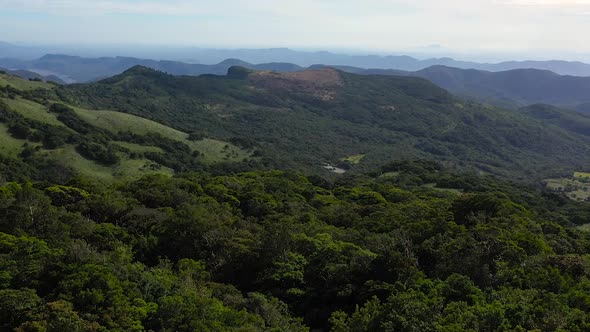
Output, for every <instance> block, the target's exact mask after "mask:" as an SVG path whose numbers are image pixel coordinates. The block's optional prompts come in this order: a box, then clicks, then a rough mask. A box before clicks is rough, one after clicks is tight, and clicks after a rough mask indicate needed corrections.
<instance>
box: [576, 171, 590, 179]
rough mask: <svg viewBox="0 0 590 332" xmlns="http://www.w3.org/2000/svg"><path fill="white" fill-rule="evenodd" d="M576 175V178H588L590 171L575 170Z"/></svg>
mask: <svg viewBox="0 0 590 332" xmlns="http://www.w3.org/2000/svg"><path fill="white" fill-rule="evenodd" d="M574 177H575V178H588V179H590V173H586V172H574Z"/></svg>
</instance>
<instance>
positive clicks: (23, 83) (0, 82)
mask: <svg viewBox="0 0 590 332" xmlns="http://www.w3.org/2000/svg"><path fill="white" fill-rule="evenodd" d="M5 85H10V86H12V87H14V88H16V89H19V90H35V89H53V88H54V86H53V85H51V84H49V83H45V82H37V81H29V80H26V79H23V78H20V77H18V76H13V75H8V74H0V86H5Z"/></svg>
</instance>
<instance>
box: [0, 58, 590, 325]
mask: <svg viewBox="0 0 590 332" xmlns="http://www.w3.org/2000/svg"><path fill="white" fill-rule="evenodd" d="M290 75H291V76H289V75H287V76H285V74H273V73H253V72H250V71H248V70H245V69H243V68H233V69H232V70H231V71H230V73H229V76H227V77H217V76H204V77H197V78H195V77H174V76H169V75H166V74H163V73H159V72H156V71H152V70H148V69H145V68H141V67H137V68H134V69H132V70H130V71H128V72H127V73H125V74H123V75H121V76H118V77H114V78H111V79H107V80H105V81H101V82H99V83H95V84H88V85H74V86H57V85H52V84H46V83H42V82H31V81H23V80H18V79H15V78H14V77H8V76H1V80H0V142H2V143H3V144H2V145H1V146H0V330H1V331H4V330H6V331H19V332H20V331H23V332H24V331H170V332H171V331H310V330H317V331H334V332H361V331H530V330H533V331H534V330H538V331H587V330H590V280H589V276H590V255H588V253H589V252H590V233H589V232H588V231H587V230H586V227H584V225H587V224H588V223H590V206H589V205H588V204H587V203H583V202H576V201H573V200H570V199H568V198H567V197H566V196H565V195H563V194H561V193H554V192H550V191H547V190H546V189H544V188H542V186H541V185H540V184H539V182H537V179H538V178H542V177H543V176H545V174H559V173H561V172H569V171H571V170H579V171H583V169H582V168H583V167H584V165H588V164H587V160H588V158H590V157H589V155H588V154H585V152H586V151H587V150H588V147H589V146H590V145H588V138H587V135H588V133H590V132H589V131H586V128H587V127H586V123H584V122H583V121H582V122H580V121H576V119H577V118H576V116H577V115H574V114H572V113H568V112H564V111H561V110H559V109H555V108H550V107H545V106H542V105H535V106H532V107H530V108H527V109H522V110H520V111H519V112H509V111H504V110H499V109H494V108H489V107H487V106H484V105H480V104H476V103H468V102H464V101H461V100H460V99H457V98H455V97H453V96H452V95H450V94H448V93H447V92H445V91H444V90H440V89H438V88H436V87H434V86H433V85H432V84H430V83H428V82H426V81H424V80H421V79H414V78H396V77H378V76H356V75H350V74H344V73H341V72H337V71H333V70H327V71H326V70H322V71H314V72H311V73H309V72H308V73H304V74H303V75H304V76H303V77H302V76H300V75H301V74H290ZM308 75H311V76H308ZM2 82H4V84H1V83H2ZM310 82H313V83H310ZM220 103H224V104H220ZM138 115H139V116H141V117H138ZM149 119H151V120H156V121H157V122H153V121H150V120H149ZM588 128H590V126H588ZM322 162H326V163H328V162H329V163H331V164H334V165H336V164H337V165H338V166H341V167H346V168H347V169H348V170H349V171H348V172H347V173H346V174H343V175H335V174H331V173H330V172H328V171H326V170H324V169H323V168H322V167H321V165H322V164H321V163H322Z"/></svg>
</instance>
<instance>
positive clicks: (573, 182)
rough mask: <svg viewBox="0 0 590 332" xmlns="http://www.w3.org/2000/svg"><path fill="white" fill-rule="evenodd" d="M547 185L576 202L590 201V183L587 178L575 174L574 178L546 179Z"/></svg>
mask: <svg viewBox="0 0 590 332" xmlns="http://www.w3.org/2000/svg"><path fill="white" fill-rule="evenodd" d="M576 174H577V172H576ZM580 180H583V181H580ZM545 184H546V186H547V188H549V189H551V190H553V191H556V192H561V193H564V194H565V195H566V196H567V197H569V198H570V199H573V200H576V201H586V200H590V182H587V181H586V177H581V176H576V175H575V174H574V176H573V177H572V178H561V179H546V180H545Z"/></svg>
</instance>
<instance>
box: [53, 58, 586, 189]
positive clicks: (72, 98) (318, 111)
mask: <svg viewBox="0 0 590 332" xmlns="http://www.w3.org/2000/svg"><path fill="white" fill-rule="evenodd" d="M58 94H59V95H60V96H61V97H62V98H63V99H64V100H65V101H67V102H68V103H70V104H73V105H76V106H79V107H84V108H88V109H109V110H113V111H118V112H124V113H129V114H134V115H138V116H141V117H143V118H149V119H151V120H154V121H157V122H159V123H164V124H166V125H169V126H171V127H173V128H176V129H178V130H181V131H184V132H204V133H207V134H208V135H211V136H213V137H218V138H223V139H225V140H233V141H249V142H250V141H251V144H256V145H257V146H260V147H261V148H260V154H261V155H262V157H263V159H264V160H267V161H269V162H270V163H271V164H272V165H274V167H279V168H293V169H305V170H307V171H310V172H314V173H321V172H327V171H326V170H325V169H324V168H323V166H324V165H326V164H331V165H334V166H339V167H345V168H352V171H353V172H354V171H366V170H369V169H372V168H374V167H376V166H378V165H382V164H384V163H387V162H390V161H395V160H403V159H416V158H430V159H436V160H439V161H442V162H444V163H447V164H450V165H454V166H457V167H460V168H466V169H474V170H477V171H483V172H489V173H496V174H512V175H518V176H520V177H523V178H527V177H531V176H534V177H539V178H540V177H541V176H542V175H543V174H553V173H555V172H563V173H570V172H571V171H574V170H576V169H580V168H583V167H585V165H588V162H590V154H588V152H590V145H589V143H590V139H589V138H588V137H587V136H586V135H581V134H580V132H579V130H577V129H576V130H573V129H572V128H571V127H570V126H562V125H561V124H553V123H551V124H548V123H546V122H545V121H542V120H540V119H538V118H536V117H535V116H532V115H530V114H528V113H526V112H512V111H507V110H502V109H498V108H494V107H491V106H484V105H481V104H478V103H472V102H465V101H463V100H460V99H457V98H455V97H453V96H452V95H450V94H449V93H447V92H446V91H445V90H443V89H440V88H438V87H437V86H435V85H434V84H432V83H430V82H428V81H426V80H423V79H419V78H412V77H397V76H371V75H355V74H349V73H344V72H340V71H336V70H333V69H329V68H324V69H319V70H308V71H303V72H295V73H281V74H279V73H271V72H253V71H249V70H246V69H243V68H242V69H240V68H239V67H232V68H231V69H230V71H229V75H228V76H212V75H203V76H200V77H189V76H179V77H175V76H171V75H167V74H165V73H162V72H158V71H155V70H152V69H148V68H145V67H139V66H138V67H134V68H131V69H130V70H128V71H126V72H125V73H123V74H121V75H118V76H115V77H112V78H109V79H106V80H103V81H100V82H97V83H93V84H79V85H70V86H64V87H60V88H59V89H58ZM360 154H362V155H364V156H365V157H364V158H363V159H362V160H361V161H360V162H358V163H351V162H349V161H346V158H347V157H348V156H354V155H360Z"/></svg>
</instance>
